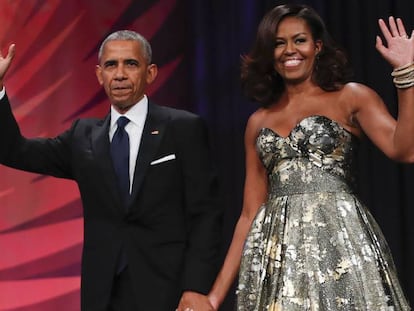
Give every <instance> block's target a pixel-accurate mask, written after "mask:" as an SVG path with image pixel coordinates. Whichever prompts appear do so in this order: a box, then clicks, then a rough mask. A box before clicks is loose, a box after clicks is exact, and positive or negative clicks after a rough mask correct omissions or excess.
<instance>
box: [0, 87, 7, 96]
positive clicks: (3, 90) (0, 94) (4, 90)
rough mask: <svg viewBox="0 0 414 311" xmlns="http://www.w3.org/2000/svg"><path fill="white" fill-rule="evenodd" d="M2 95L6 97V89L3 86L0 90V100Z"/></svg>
mask: <svg viewBox="0 0 414 311" xmlns="http://www.w3.org/2000/svg"><path fill="white" fill-rule="evenodd" d="M4 95H6V89H5V87H4V85H3V87H2V88H1V90H0V99H3V97H4Z"/></svg>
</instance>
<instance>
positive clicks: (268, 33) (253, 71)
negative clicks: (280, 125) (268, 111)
mask: <svg viewBox="0 0 414 311" xmlns="http://www.w3.org/2000/svg"><path fill="white" fill-rule="evenodd" d="M288 16H293V17H297V18H302V19H303V20H305V22H306V23H307V25H308V26H309V28H310V30H311V33H312V37H313V40H315V41H316V40H320V41H321V42H322V50H321V51H320V52H319V53H318V56H317V58H316V59H315V65H314V70H313V74H312V80H313V81H314V82H315V83H316V84H317V85H318V86H319V87H321V88H322V89H323V90H325V91H335V90H338V89H340V88H341V87H342V86H343V85H344V84H345V83H346V82H348V81H349V79H350V77H351V71H350V66H349V62H348V58H347V56H346V55H345V52H344V51H343V50H342V49H341V48H339V47H338V46H337V45H336V44H335V43H334V42H333V40H332V39H331V37H330V35H329V33H328V31H327V30H326V27H325V23H324V22H323V20H322V19H321V17H320V16H319V15H318V14H317V13H316V12H315V11H314V10H313V9H312V8H310V7H309V6H306V5H297V4H285V5H280V6H276V7H275V8H273V9H272V10H271V11H270V12H268V13H267V14H266V15H265V16H264V17H263V19H262V21H261V22H260V24H259V27H258V31H257V36H256V42H255V44H254V45H253V48H252V50H251V52H250V53H249V54H248V55H245V56H242V64H241V84H242V89H243V91H244V94H245V95H246V96H247V97H248V98H249V99H251V100H253V101H256V102H259V103H260V104H261V105H262V106H263V107H268V106H270V105H271V104H272V103H275V102H276V101H277V100H278V99H279V98H280V96H281V95H282V93H283V91H284V89H285V84H284V81H283V79H282V77H281V76H280V75H279V74H278V73H277V72H276V71H275V69H274V49H275V46H276V31H277V28H278V26H279V23H280V22H281V21H282V19H284V18H285V17H288Z"/></svg>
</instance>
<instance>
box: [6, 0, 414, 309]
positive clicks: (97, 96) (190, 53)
mask: <svg viewBox="0 0 414 311" xmlns="http://www.w3.org/2000/svg"><path fill="white" fill-rule="evenodd" d="M282 2H297V3H298V2H304V3H307V4H310V5H312V6H313V7H315V9H317V10H318V11H319V13H320V14H321V15H322V17H323V18H324V19H325V21H326V23H327V26H328V29H330V32H331V34H332V35H333V37H334V38H335V39H336V41H337V42H338V43H339V44H341V45H343V46H344V47H345V48H346V49H347V51H348V53H349V56H350V57H351V60H352V62H353V64H354V69H355V78H356V80H357V81H359V82H363V83H365V84H368V85H369V86H371V87H372V88H374V89H375V90H376V91H377V92H378V93H379V94H380V95H381V96H382V97H383V98H384V99H385V101H386V103H387V105H388V108H389V109H390V111H391V112H392V113H393V114H396V110H397V109H396V104H395V100H396V94H395V88H394V86H393V85H392V80H391V78H390V75H389V74H390V72H391V68H390V66H389V65H388V64H387V63H386V62H385V61H384V60H382V59H381V57H380V56H379V55H378V52H377V51H376V50H375V47H374V44H375V36H376V35H377V34H379V30H378V25H377V19H378V18H379V17H383V18H386V17H387V16H388V15H391V14H392V15H396V16H401V17H403V18H404V20H405V21H406V24H407V26H408V28H409V29H413V27H414V1H411V0H410V1H408V0H381V1H378V0H364V1H361V0H335V1H332V0H304V1H293V0H286V1H274V0H139V1H137V0H104V1H103V0H88V1H82V0H71V1H64V0H8V1H6V0H1V1H0V25H1V27H0V47H1V48H2V49H3V52H4V51H5V49H6V48H7V46H8V45H9V44H10V43H11V42H14V43H16V44H17V56H16V59H15V61H14V62H13V65H12V67H11V68H10V70H9V74H8V76H7V80H6V87H7V92H8V95H9V96H10V97H11V100H12V102H13V109H14V111H15V113H16V115H17V117H18V120H19V122H20V124H21V125H22V131H23V133H24V134H25V135H26V136H38V135H40V136H53V135H56V134H58V133H60V132H61V131H62V130H63V129H66V128H67V127H68V126H70V124H71V122H72V121H73V120H74V119H76V118H78V117H86V116H103V115H105V114H106V113H107V111H108V102H107V101H106V99H105V96H104V94H103V93H102V91H101V90H100V89H99V86H98V83H97V82H96V78H95V76H94V67H95V64H96V58H97V49H98V46H99V43H100V41H101V40H102V39H103V38H104V37H105V36H106V35H107V34H108V33H110V32H111V31H113V30H118V29H121V28H130V29H135V30H137V31H139V32H141V33H142V34H143V35H145V36H147V37H148V38H149V39H150V41H151V44H152V46H153V48H154V61H155V62H156V63H158V65H159V66H160V67H161V72H160V73H161V74H160V76H159V77H158V79H157V83H156V84H155V85H154V86H153V88H151V91H150V93H149V95H150V96H151V98H152V99H153V100H155V101H157V102H158V103H160V104H163V105H168V106H174V107H180V108H184V109H188V110H191V111H194V112H198V113H200V114H201V115H202V116H203V117H204V118H205V119H206V120H207V123H208V125H209V128H210V132H211V138H212V140H211V142H212V145H213V148H214V154H215V156H216V160H217V166H218V168H219V172H220V182H221V189H222V198H223V200H222V202H223V208H224V210H225V221H224V225H223V237H224V244H223V247H222V256H224V254H225V251H226V249H227V245H228V244H229V242H230V240H231V235H232V231H233V228H234V225H235V222H236V220H237V218H238V215H239V213H240V209H241V205H242V202H241V201H242V191H243V179H244V147H243V132H244V127H245V123H246V120H247V118H248V116H249V114H250V113H251V112H252V111H254V110H255V109H256V108H257V105H256V104H254V103H251V102H248V101H247V100H246V99H245V98H244V97H243V96H242V94H241V90H240V81H239V75H240V70H239V66H240V55H242V54H244V53H247V52H248V50H249V48H250V47H251V44H252V43H253V40H254V36H255V33H256V28H257V25H258V22H259V20H260V19H261V18H262V16H263V15H264V14H265V12H266V11H267V10H269V9H270V8H271V7H273V6H274V5H276V4H280V3H282ZM407 135H413V133H407ZM361 151H362V152H361V155H360V160H361V161H360V163H361V165H360V177H361V179H360V190H361V195H362V197H363V199H364V201H365V202H366V203H367V205H368V206H369V208H370V209H371V210H372V212H373V214H374V215H375V217H376V218H377V220H378V222H379V223H380V225H381V227H382V228H383V231H384V234H385V235H386V237H387V239H388V241H389V244H390V246H391V248H392V250H393V253H394V258H395V261H396V264H397V268H398V270H399V272H400V277H401V280H402V283H403V286H404V288H405V290H406V293H407V295H408V298H409V299H410V300H411V302H412V303H414V281H413V280H414V268H413V267H414V266H413V265H412V262H413V261H414V243H413V240H412V237H413V236H414V226H413V225H412V223H413V219H414V209H413V206H414V192H413V191H412V189H413V186H414V166H413V165H399V164H396V163H393V162H391V161H389V160H388V159H386V158H385V157H384V155H383V154H381V153H380V152H379V151H378V150H377V149H376V148H375V147H374V146H372V145H371V144H370V143H369V142H368V141H366V140H365V141H364V142H363V144H362V150H361ZM81 247H82V209H81V205H80V201H79V195H78V191H77V188H76V185H75V184H74V183H72V182H69V181H64V180H59V179H55V178H49V177H44V176H38V175H33V174H28V173H22V172H18V171H15V170H11V169H7V168H4V167H0V311H40V310H41V311H55V310H62V311H67V310H70V311H72V310H73V311H77V310H79V284H80V283H79V269H80V265H79V264H80V252H81ZM232 293H234V291H232V292H231V293H230V294H229V295H228V298H227V300H226V302H225V304H224V305H223V307H222V308H221V311H230V310H234V309H233V306H234V295H233V294H232ZM160 311H163V310H160Z"/></svg>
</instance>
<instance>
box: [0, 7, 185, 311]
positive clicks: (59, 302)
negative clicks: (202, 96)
mask: <svg viewBox="0 0 414 311" xmlns="http://www.w3.org/2000/svg"><path fill="white" fill-rule="evenodd" d="M181 6H182V3H181V2H180V1H176V0H159V1H127V0H111V1H109V0H106V1H101V0H94V1H81V0H71V1H65V0H47V1H44V0H14V1H1V2H0V22H1V27H0V47H1V49H2V52H3V55H5V53H6V52H7V48H8V46H9V45H10V43H15V44H16V51H17V53H16V57H15V59H14V61H13V64H12V66H11V68H10V69H9V72H8V74H7V76H6V80H5V86H6V91H7V94H8V96H9V98H10V99H11V102H12V106H13V111H14V113H15V115H16V118H17V120H18V122H19V124H20V125H21V130H22V133H23V134H24V135H25V136H27V137H34V136H47V137H49V136H55V135H57V134H59V133H60V132H61V131H63V130H64V129H66V128H68V127H69V126H70V124H71V123H72V122H73V120H75V119H77V118H80V117H90V116H93V117H103V116H104V115H105V114H106V113H107V112H108V109H109V103H108V102H107V99H106V96H105V94H104V93H103V91H102V90H101V88H100V86H99V85H98V82H97V80H96V77H95V65H96V63H97V50H98V48H99V44H100V42H101V41H102V39H103V38H104V37H105V36H106V35H108V34H109V33H110V32H112V31H114V30H119V29H132V30H136V31H138V32H140V33H141V34H142V35H144V36H145V37H146V38H147V39H149V41H150V42H151V43H152V45H153V49H154V58H155V61H156V62H157V63H158V65H159V67H160V73H159V76H158V78H157V80H156V83H155V84H154V85H153V86H152V87H151V89H150V91H149V93H148V95H149V96H150V97H151V98H152V99H155V100H156V101H159V102H161V104H163V105H168V106H177V107H181V108H191V107H190V106H189V104H188V102H187V101H186V99H185V98H186V97H185V91H184V90H183V88H184V86H185V83H186V82H185V81H184V80H185V79H186V78H185V73H186V72H187V70H185V67H184V62H183V58H184V52H185V44H183V42H184V37H185V31H184V28H185V26H184V22H185V20H184V18H183V16H182V14H183V12H184V10H183V8H182V7H181ZM157 46H160V47H159V48H157ZM171 75H174V79H169V78H170V76H171ZM82 234H83V219H82V207H81V202H80V198H79V193H78V189H77V186H76V184H75V183H74V182H71V181H67V180H62V179H57V178H52V177H47V176H39V175H36V174H31V173H26V172H20V171H17V170H13V169H10V168H6V167H4V166H0V254H1V255H0V310H2V311H24V310H30V311H37V310H42V311H48V310H51V311H52V310H53V311H54V310H65V311H67V310H79V305H80V304H79V287H80V259H81V250H82Z"/></svg>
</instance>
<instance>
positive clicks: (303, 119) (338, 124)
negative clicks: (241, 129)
mask: <svg viewBox="0 0 414 311" xmlns="http://www.w3.org/2000/svg"><path fill="white" fill-rule="evenodd" d="M313 118H323V119H326V120H329V121H330V122H333V123H335V124H336V126H338V127H339V128H341V129H342V130H344V131H345V132H346V133H348V134H350V135H351V136H354V137H356V138H359V137H358V136H356V135H355V134H354V133H352V132H351V131H350V130H348V129H346V128H345V127H344V126H343V125H342V124H341V123H339V122H338V121H336V120H333V119H331V118H329V117H327V116H324V115H318V114H313V115H310V116H307V117H303V118H302V119H301V120H300V121H299V122H297V123H296V124H295V126H293V127H292V129H291V130H290V131H289V133H288V134H287V136H282V135H280V134H279V133H278V132H277V131H275V130H274V129H272V128H270V127H262V128H261V129H260V130H259V134H260V132H261V131H263V130H264V129H268V130H269V131H271V132H272V133H273V134H275V135H276V136H277V137H279V138H281V139H288V138H289V137H290V136H291V135H292V133H293V132H294V131H295V129H297V128H298V127H299V126H300V125H301V124H302V123H303V122H305V120H308V119H313Z"/></svg>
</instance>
